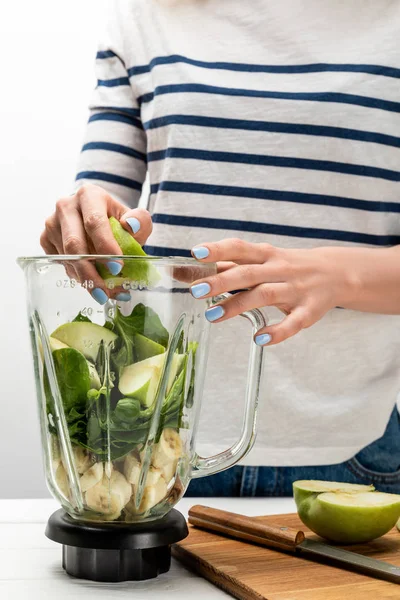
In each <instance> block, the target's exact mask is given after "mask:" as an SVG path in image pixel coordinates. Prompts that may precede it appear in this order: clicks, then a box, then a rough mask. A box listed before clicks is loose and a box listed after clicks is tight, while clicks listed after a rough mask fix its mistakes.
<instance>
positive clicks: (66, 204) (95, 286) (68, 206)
mask: <svg viewBox="0 0 400 600" xmlns="http://www.w3.org/2000/svg"><path fill="white" fill-rule="evenodd" d="M56 212H57V215H58V220H59V222H60V226H61V237H62V243H63V248H64V254H67V255H75V254H77V255H85V254H93V250H92V249H91V248H89V243H88V239H87V237H86V231H85V228H84V226H83V221H82V215H81V213H80V212H79V210H78V204H77V202H74V201H72V200H71V199H67V200H60V201H59V202H58V203H57V209H56ZM94 253H96V252H94ZM71 264H72V266H73V268H74V270H75V272H76V277H77V279H78V281H79V282H80V283H81V284H82V285H85V286H86V289H89V290H94V294H95V296H94V297H95V298H96V299H102V300H104V301H105V302H106V301H107V299H108V297H109V296H110V294H109V290H108V288H107V285H106V283H105V282H104V281H103V278H102V277H101V276H100V275H99V273H98V271H97V269H96V266H95V264H94V263H93V262H92V261H90V260H85V261H84V260H79V261H74V262H73V263H71ZM106 266H107V268H108V270H109V271H110V273H111V274H112V275H118V273H120V271H121V269H122V265H120V263H119V262H118V261H108V262H107V263H106ZM89 286H90V287H89ZM102 292H104V293H102ZM104 294H105V295H106V296H107V298H105V295H104ZM113 294H114V292H113ZM92 295H93V294H92ZM105 302H103V303H105Z"/></svg>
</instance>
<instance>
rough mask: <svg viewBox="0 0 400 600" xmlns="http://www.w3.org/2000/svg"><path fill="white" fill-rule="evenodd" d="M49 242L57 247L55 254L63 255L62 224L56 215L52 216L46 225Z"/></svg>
mask: <svg viewBox="0 0 400 600" xmlns="http://www.w3.org/2000/svg"><path fill="white" fill-rule="evenodd" d="M45 233H46V234H47V240H48V241H49V242H50V243H51V244H52V245H53V246H54V247H55V249H56V252H55V254H63V252H64V250H63V244H62V236H61V227H60V223H59V221H58V219H57V217H56V215H55V214H53V215H51V217H49V218H48V219H47V220H46V223H45Z"/></svg>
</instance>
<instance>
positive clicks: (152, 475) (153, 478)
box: [146, 465, 162, 486]
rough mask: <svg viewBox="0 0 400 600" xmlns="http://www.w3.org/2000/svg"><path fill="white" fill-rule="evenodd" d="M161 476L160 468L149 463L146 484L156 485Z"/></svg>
mask: <svg viewBox="0 0 400 600" xmlns="http://www.w3.org/2000/svg"><path fill="white" fill-rule="evenodd" d="M161 477H162V471H161V469H156V467H153V465H151V466H150V469H149V472H148V473H147V479H146V486H153V485H157V484H158V482H159V480H160V478H161Z"/></svg>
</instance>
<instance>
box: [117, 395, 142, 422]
mask: <svg viewBox="0 0 400 600" xmlns="http://www.w3.org/2000/svg"><path fill="white" fill-rule="evenodd" d="M139 414H140V402H139V400H136V398H122V400H120V401H119V402H118V404H117V406H116V407H115V410H114V413H113V418H114V419H117V420H118V421H125V422H127V423H130V424H133V423H134V422H135V421H136V419H137V418H138V416H139Z"/></svg>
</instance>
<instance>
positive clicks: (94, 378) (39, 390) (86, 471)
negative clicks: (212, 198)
mask: <svg viewBox="0 0 400 600" xmlns="http://www.w3.org/2000/svg"><path fill="white" fill-rule="evenodd" d="M108 260H114V261H115V260H120V261H121V263H122V264H123V270H122V272H121V275H119V276H118V277H112V276H110V275H107V276H106V274H105V273H106V272H105V268H104V264H105V263H106V262H107V261H108ZM18 263H19V265H20V266H21V267H22V269H23V271H24V274H25V277H26V286H27V304H28V317H29V327H30V332H31V341H32V353H33V362H34V372H35V381H36V394H37V400H38V409H39V420H40V428H41V441H42V448H43V458H44V468H45V475H46V481H47V485H48V488H49V490H50V492H51V494H52V495H53V496H54V498H55V499H56V500H57V501H58V502H59V503H60V505H61V507H62V508H61V509H60V510H58V511H57V512H55V513H54V514H53V515H52V516H51V517H50V519H49V521H48V524H47V528H46V535H47V537H49V538H50V539H52V540H54V541H56V542H58V543H60V544H61V545H62V549H63V567H64V569H65V571H66V572H67V573H68V574H70V575H72V576H75V577H79V578H82V579H90V580H94V581H107V582H111V581H126V580H143V579H149V578H152V577H157V575H158V574H160V573H164V572H166V571H168V570H169V567H170V561H171V545H172V544H174V543H176V542H178V541H180V540H182V539H183V538H185V537H186V536H187V534H188V530H187V526H186V521H185V519H184V517H183V515H182V514H181V513H180V512H178V511H177V510H175V509H174V506H175V504H176V503H177V502H178V501H179V500H180V498H181V497H182V496H183V495H184V493H185V490H186V488H187V486H188V484H189V482H190V480H191V478H194V477H202V476H205V475H211V474H213V473H217V472H219V471H222V470H224V469H227V468H229V467H231V466H233V465H234V464H236V463H237V462H238V461H239V460H240V459H241V458H242V457H243V456H244V455H245V454H246V453H247V452H248V451H249V450H250V449H251V447H252V445H253V443H254V439H255V421H256V412H257V402H258V393H259V385H260V375H261V366H262V348H261V347H259V346H257V345H256V344H254V343H253V340H252V339H251V343H250V344H249V346H250V348H249V369H248V381H247V388H246V398H245V408H244V418H243V425H242V431H241V435H240V439H239V440H238V441H237V442H236V443H235V444H234V445H233V446H232V447H231V448H229V449H227V450H225V451H224V452H221V453H220V454H218V455H216V456H211V457H207V458H204V457H201V456H199V455H198V454H197V453H196V449H195V440H196V433H197V426H198V421H199V413H200V408H201V402H202V390H203V382H204V378H205V372H206V362H207V354H208V334H209V323H208V322H207V320H206V319H205V317H204V311H205V310H206V308H208V307H209V306H210V305H211V303H212V301H211V300H209V299H205V300H195V299H194V298H193V297H192V295H191V294H190V284H191V283H192V282H193V281H194V280H196V279H200V278H204V277H208V276H210V275H213V274H215V273H216V272H217V267H216V265H215V264H199V263H198V262H197V261H195V260H194V259H184V258H156V257H147V256H145V257H143V256H140V257H137V256H136V257H134V256H93V255H88V256H46V257H45V256H43V257H26V258H20V259H19V260H18ZM100 276H101V285H102V286H103V288H105V289H106V290H107V295H108V298H109V299H108V301H107V303H106V304H105V305H103V306H101V305H100V304H98V303H97V302H96V301H95V300H94V298H93V297H92V295H91V293H90V292H91V291H92V290H93V289H94V287H96V286H97V285H98V283H99V281H100V280H99V278H100ZM121 293H122V296H121ZM227 296H228V295H223V296H220V297H218V298H214V299H213V301H215V300H220V299H221V298H223V297H227ZM118 298H120V300H118ZM121 299H123V301H121ZM242 316H243V317H244V318H246V319H247V320H248V321H250V324H251V330H252V337H253V336H254V334H255V333H256V332H257V331H258V330H259V329H260V328H261V327H263V326H264V325H265V321H264V317H263V315H262V313H261V312H260V311H258V310H253V311H249V312H246V313H244V314H243V315H242Z"/></svg>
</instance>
